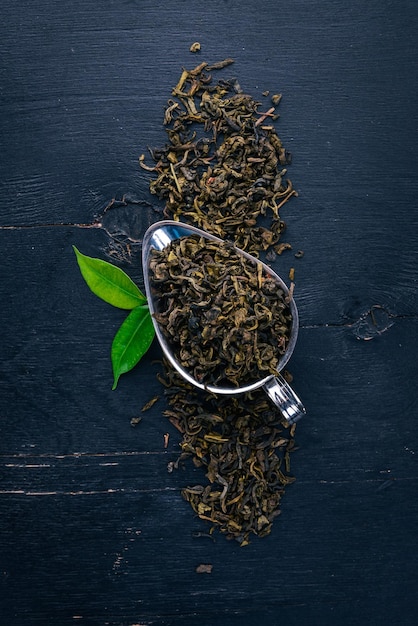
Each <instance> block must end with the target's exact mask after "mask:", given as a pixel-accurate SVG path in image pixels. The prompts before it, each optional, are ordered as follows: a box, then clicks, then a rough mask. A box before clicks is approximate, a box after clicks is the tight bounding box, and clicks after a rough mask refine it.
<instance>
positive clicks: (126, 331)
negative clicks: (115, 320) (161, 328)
mask: <svg viewBox="0 0 418 626" xmlns="http://www.w3.org/2000/svg"><path fill="white" fill-rule="evenodd" d="M154 334H155V330H154V325H153V323H152V319H151V315H150V312H149V310H148V307H147V306H138V307H136V308H135V309H133V311H131V312H130V313H129V315H128V317H127V318H126V319H125V321H124V322H123V324H122V326H121V327H120V328H119V330H118V332H117V333H116V335H115V338H114V339H113V343H112V351H111V357H112V366H113V377H114V382H113V387H112V389H116V386H117V384H118V380H119V378H120V376H121V374H125V373H126V372H129V371H130V370H131V369H132V368H133V367H135V365H136V364H137V363H138V361H139V360H140V359H141V357H142V356H143V355H144V354H145V353H146V352H147V350H148V348H149V347H150V345H151V343H152V340H153V338H154Z"/></svg>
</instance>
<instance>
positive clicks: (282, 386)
mask: <svg viewBox="0 0 418 626" xmlns="http://www.w3.org/2000/svg"><path fill="white" fill-rule="evenodd" d="M263 389H264V390H265V392H266V393H267V395H268V396H269V398H270V400H272V401H273V402H274V404H275V405H276V406H277V407H278V408H279V409H280V411H281V413H282V414H283V417H284V418H285V420H286V421H287V422H288V424H295V422H297V421H298V420H300V418H301V417H303V416H304V415H305V414H306V409H305V407H304V406H303V404H302V402H301V401H300V400H299V398H298V396H297V395H296V394H295V392H294V391H293V389H292V388H291V387H290V385H289V384H288V383H287V382H286V381H285V379H284V378H283V376H281V375H280V374H277V376H273V377H272V378H270V380H268V381H267V382H266V383H265V384H264V385H263Z"/></svg>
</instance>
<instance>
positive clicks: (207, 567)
mask: <svg viewBox="0 0 418 626" xmlns="http://www.w3.org/2000/svg"><path fill="white" fill-rule="evenodd" d="M212 569H213V565H211V564H210V563H201V564H200V565H198V566H197V567H196V574H212Z"/></svg>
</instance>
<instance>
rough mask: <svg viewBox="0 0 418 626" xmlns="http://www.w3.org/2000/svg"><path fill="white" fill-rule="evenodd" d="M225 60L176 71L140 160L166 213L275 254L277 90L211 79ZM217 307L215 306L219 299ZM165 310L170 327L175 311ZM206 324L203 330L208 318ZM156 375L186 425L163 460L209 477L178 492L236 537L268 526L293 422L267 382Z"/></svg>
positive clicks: (280, 225) (279, 197)
mask: <svg viewBox="0 0 418 626" xmlns="http://www.w3.org/2000/svg"><path fill="white" fill-rule="evenodd" d="M232 62H233V61H232V60H231V59H226V60H225V61H222V62H220V63H216V64H213V65H209V64H208V63H205V62H204V63H201V64H199V65H198V66H197V67H195V68H194V69H192V70H184V71H183V72H182V74H181V77H180V79H179V81H178V83H177V85H176V86H175V87H174V89H173V91H172V97H171V98H170V99H169V100H168V103H167V107H166V109H165V115H164V125H165V126H166V129H167V137H168V141H167V143H166V145H165V146H163V147H161V148H159V149H152V150H150V153H151V157H152V158H153V161H154V165H153V166H149V165H147V164H146V163H145V157H144V155H141V157H140V159H139V160H140V165H141V166H142V167H143V168H144V169H145V170H147V171H151V172H153V175H154V178H153V180H152V181H151V182H150V191H151V193H153V194H156V195H157V196H158V197H159V198H160V199H162V200H164V203H165V208H164V215H165V217H167V218H169V219H175V220H182V221H184V222H187V223H190V224H193V225H194V226H197V227H199V228H202V229H203V230H206V231H207V232H209V233H212V234H214V235H217V236H219V237H220V238H221V239H229V240H231V241H233V242H234V243H235V245H236V246H237V247H238V248H240V249H242V250H245V251H247V252H249V253H250V254H252V255H253V256H255V257H257V256H259V254H260V252H266V253H267V255H266V258H268V260H269V261H272V260H274V258H275V256H276V254H281V253H282V252H283V251H284V250H285V249H287V248H290V247H291V246H290V245H289V244H287V243H279V240H280V238H281V235H282V233H283V231H284V229H285V223H284V221H283V220H282V219H281V216H280V210H281V208H282V207H283V205H284V204H285V203H286V202H288V200H289V199H290V198H292V196H296V195H297V193H296V191H295V190H294V189H293V186H292V183H291V181H290V180H289V179H288V178H287V177H286V175H287V170H286V166H287V165H288V164H290V162H291V155H290V154H289V153H288V152H287V150H286V149H285V148H284V147H283V145H282V142H281V140H280V138H279V136H278V134H277V132H276V130H275V128H274V126H273V125H272V122H274V121H275V120H276V119H277V118H278V115H277V113H276V106H277V105H278V104H279V102H280V99H281V96H280V94H275V95H273V96H272V97H271V103H272V105H273V106H271V107H270V108H268V109H267V110H265V111H261V112H260V111H259V107H260V106H261V105H260V103H259V102H257V101H255V100H254V99H253V98H252V96H250V95H247V94H244V93H243V92H242V89H241V87H240V85H239V83H238V82H237V81H236V80H235V79H232V80H219V81H218V82H217V83H213V81H212V73H213V72H214V71H215V70H218V69H221V68H223V67H226V66H228V65H230V64H231V63H232ZM213 271H214V272H215V271H216V270H215V269H213ZM185 282H186V283H188V285H190V284H191V283H190V280H187V281H185ZM200 284H202V283H200ZM239 288H240V287H239ZM291 291H292V285H291ZM201 300H202V301H204V300H205V293H202V297H201ZM215 306H218V307H219V308H221V309H222V306H221V305H220V303H219V304H217V305H214V306H213V307H212V309H213V308H214V307H215ZM209 311H210V309H208V312H209ZM215 313H216V310H215V311H213V313H212V314H213V315H214V316H215ZM170 315H172V320H171V322H172V323H173V324H174V327H175V324H176V322H175V317H176V313H175V312H174V310H172V311H171V313H170ZM210 315H211V314H210V313H209V319H210ZM238 315H239V313H238ZM195 317H197V315H195ZM171 322H170V323H171ZM194 324H195V320H194V319H193V318H192V319H191V320H190V325H191V327H192V328H193V326H194ZM197 324H199V325H200V321H199V322H196V325H197ZM238 326H239V325H238ZM206 327H207V330H206V331H205V333H208V338H209V337H210V335H211V332H212V325H211V324H210V323H209V324H206ZM214 327H215V326H214ZM239 328H240V329H241V330H243V329H242V325H241V326H239ZM203 330H204V329H203V328H202V330H201V331H199V332H202V334H203ZM214 339H215V337H212V338H211V341H214ZM208 344H209V342H208ZM200 345H201V344H200ZM205 359H206V361H208V358H207V355H206V356H205ZM209 361H210V358H209ZM206 369H207V363H206V364H205V371H206ZM197 374H198V372H196V375H197ZM161 382H162V383H163V384H164V385H165V387H166V390H165V391H166V396H167V399H168V403H169V405H170V409H169V410H168V411H166V414H167V416H168V418H169V419H170V421H171V422H172V423H173V424H174V425H175V426H176V427H177V428H178V429H179V431H180V432H181V433H182V434H183V441H182V443H181V448H182V453H181V456H180V458H179V459H178V461H177V462H176V463H172V464H170V466H169V469H173V467H174V466H176V465H178V463H179V462H180V461H181V460H182V459H184V458H188V457H191V458H192V459H193V462H194V464H195V465H196V466H199V467H203V468H205V470H206V478H207V480H208V483H207V484H206V485H203V484H202V485H195V486H193V487H187V488H185V489H184V490H183V492H182V493H183V496H184V498H185V499H186V500H187V501H188V502H189V503H190V505H191V506H192V508H193V510H194V511H195V512H196V514H197V515H198V516H199V517H200V518H201V519H203V520H207V521H209V522H211V523H212V524H213V527H217V528H219V530H220V531H221V532H222V533H225V534H226V536H227V537H228V538H234V539H236V540H237V541H238V542H239V543H240V544H241V545H245V544H246V543H248V541H249V537H250V535H251V534H256V535H259V536H265V535H267V534H268V533H269V532H270V530H271V527H272V521H273V519H274V518H275V517H276V516H277V515H278V514H279V513H280V508H279V506H280V500H281V497H282V495H283V493H284V487H285V486H286V485H287V484H289V483H291V482H292V481H293V480H294V479H293V477H291V476H290V456H289V453H290V451H291V450H293V449H294V447H295V442H294V432H295V426H292V427H289V426H288V425H287V424H285V423H284V421H283V420H282V416H281V414H280V412H279V411H278V409H277V408H275V407H274V406H273V404H272V403H270V401H269V400H268V399H267V397H266V395H265V393H264V391H255V392H253V393H252V394H245V395H242V396H238V397H236V396H234V397H227V396H215V395H211V394H207V393H206V392H204V391H200V390H199V389H197V388H195V387H192V386H191V385H189V384H188V383H187V382H185V381H184V380H183V379H182V378H181V377H180V375H179V374H177V373H176V372H174V371H173V369H172V368H171V366H170V365H169V364H168V363H165V366H164V375H163V376H162V377H161Z"/></svg>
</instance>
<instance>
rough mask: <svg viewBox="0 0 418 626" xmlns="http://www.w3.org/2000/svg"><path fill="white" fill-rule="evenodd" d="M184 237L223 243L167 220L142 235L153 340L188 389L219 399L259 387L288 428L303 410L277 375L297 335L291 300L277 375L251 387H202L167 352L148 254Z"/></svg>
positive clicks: (282, 286)
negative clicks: (287, 332) (192, 387)
mask: <svg viewBox="0 0 418 626" xmlns="http://www.w3.org/2000/svg"><path fill="white" fill-rule="evenodd" d="M188 235H198V236H200V237H204V238H206V239H209V240H211V241H216V242H219V243H223V240H222V239H219V237H215V236H214V235H211V234H209V233H207V232H205V231H203V230H200V229H198V228H195V227H194V226H189V225H188V224H183V223H182V222H175V221H171V220H165V221H161V222H157V223H155V224H153V225H152V226H150V228H148V230H147V232H146V233H145V235H144V240H143V246H142V263H143V273H144V282H145V290H146V294H147V299H148V306H149V310H150V313H151V316H152V321H153V323H154V327H155V333H156V335H157V338H158V340H159V342H160V344H161V348H162V350H163V352H164V354H165V356H166V357H167V359H168V361H169V362H170V363H171V365H172V366H173V367H174V368H175V369H176V370H177V371H178V372H179V373H180V374H181V375H182V376H183V378H185V380H187V381H188V382H189V383H191V384H192V385H195V386H196V387H199V388H200V389H205V390H207V391H210V392H212V393H215V394H221V395H235V394H242V393H245V392H249V391H253V390H254V389H258V388H259V387H263V389H264V390H265V391H266V393H267V395H268V396H269V397H270V399H271V400H272V401H273V402H274V404H275V405H276V406H277V407H278V408H279V409H280V411H281V412H282V414H283V416H284V418H285V419H286V420H287V422H288V423H289V424H293V423H295V422H296V421H297V420H299V419H300V418H301V417H302V416H303V415H304V414H305V408H304V406H303V404H302V403H301V401H300V400H299V398H298V397H297V395H296V394H295V393H294V391H293V389H292V388H291V387H290V386H289V384H288V383H287V382H286V381H285V379H284V378H283V376H281V375H280V373H279V372H280V371H281V370H282V369H283V368H284V366H285V365H286V363H287V362H288V360H289V359H290V357H291V354H292V352H293V350H294V347H295V344H296V339H297V334H298V325H299V324H298V319H299V318H298V312H297V309H296V305H295V302H294V300H293V298H292V297H289V302H288V304H289V308H290V312H291V315H292V320H293V321H292V328H291V332H290V338H289V342H288V345H287V349H286V351H285V353H284V354H283V355H282V357H281V358H280V360H279V363H278V366H277V374H269V375H268V376H266V377H265V378H262V379H260V380H258V381H256V382H254V383H251V384H249V385H244V386H241V387H227V386H222V387H218V386H214V385H205V384H203V383H200V382H198V381H197V380H196V379H195V378H193V376H191V375H190V372H188V371H187V370H186V369H184V367H182V365H181V364H180V363H179V362H178V361H177V359H176V358H175V356H174V355H173V352H172V350H171V348H170V345H169V343H168V342H167V340H166V338H165V336H164V334H163V332H162V330H161V328H160V326H159V324H158V322H157V320H156V319H155V317H154V315H153V314H154V313H156V312H157V311H158V305H157V302H155V300H154V296H153V293H152V289H151V284H150V274H149V267H150V258H151V253H152V250H153V249H155V250H163V249H164V248H165V247H166V246H168V245H169V244H170V243H171V242H172V241H175V240H176V239H179V238H181V237H185V236H188ZM233 249H234V252H235V253H237V254H240V255H243V256H244V257H247V259H249V260H250V261H252V262H254V263H261V265H262V267H263V271H264V272H266V273H267V274H268V275H269V276H270V277H271V278H273V279H274V280H275V281H276V283H277V286H278V288H280V289H281V290H283V292H284V293H285V294H286V295H287V296H290V294H289V290H288V288H287V286H286V285H285V283H284V282H283V281H282V279H281V278H280V277H279V276H278V275H277V274H276V273H275V272H273V271H272V269H271V268H270V267H268V266H267V265H266V264H264V263H262V262H261V261H259V259H255V258H254V257H252V256H251V255H250V254H248V253H247V252H244V251H243V250H240V249H239V248H235V247H234V248H233Z"/></svg>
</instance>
